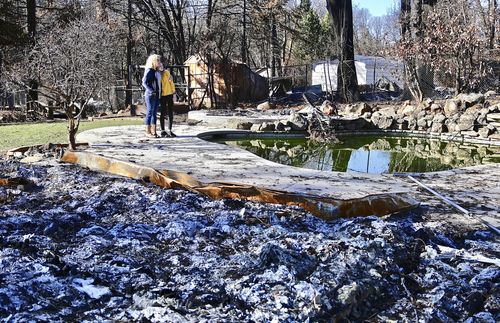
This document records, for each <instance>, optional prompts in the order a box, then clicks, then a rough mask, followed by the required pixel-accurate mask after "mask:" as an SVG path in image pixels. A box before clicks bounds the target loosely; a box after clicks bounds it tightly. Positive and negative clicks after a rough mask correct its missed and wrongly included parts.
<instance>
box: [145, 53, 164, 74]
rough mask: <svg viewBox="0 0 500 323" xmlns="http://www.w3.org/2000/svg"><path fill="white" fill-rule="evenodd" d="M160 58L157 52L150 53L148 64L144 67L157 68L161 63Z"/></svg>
mask: <svg viewBox="0 0 500 323" xmlns="http://www.w3.org/2000/svg"><path fill="white" fill-rule="evenodd" d="M160 59H161V57H160V55H156V54H153V55H149V57H148V59H147V60H146V65H145V66H144V67H145V68H152V69H154V70H157V69H158V68H159V67H160V65H161V62H160Z"/></svg>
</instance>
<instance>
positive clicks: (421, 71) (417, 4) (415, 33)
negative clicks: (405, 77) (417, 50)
mask: <svg viewBox="0 0 500 323" xmlns="http://www.w3.org/2000/svg"><path fill="white" fill-rule="evenodd" d="M422 6H423V0H413V2H412V7H411V31H412V32H411V34H412V38H413V40H414V41H415V42H417V43H419V44H421V43H422V42H423V37H424V25H423V22H422V12H423V8H422ZM414 64H415V67H414V68H415V69H416V74H415V75H416V80H415V81H414V82H415V84H416V85H417V86H418V87H419V91H420V92H421V93H422V96H423V97H429V96H432V95H433V93H434V72H433V70H432V68H431V67H430V66H429V65H428V64H426V63H425V62H422V61H420V60H419V59H416V60H415V62H414ZM421 99H422V98H420V100H421Z"/></svg>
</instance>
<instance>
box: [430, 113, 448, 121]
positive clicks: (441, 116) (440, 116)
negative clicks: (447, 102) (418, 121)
mask: <svg viewBox="0 0 500 323" xmlns="http://www.w3.org/2000/svg"><path fill="white" fill-rule="evenodd" d="M445 120H446V116H445V115H444V114H442V113H438V114H436V115H434V117H433V118H432V123H443V122H444V121H445Z"/></svg>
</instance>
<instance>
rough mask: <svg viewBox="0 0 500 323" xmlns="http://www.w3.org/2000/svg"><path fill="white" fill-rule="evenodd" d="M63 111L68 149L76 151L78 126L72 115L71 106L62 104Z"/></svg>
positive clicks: (65, 103)
mask: <svg viewBox="0 0 500 323" xmlns="http://www.w3.org/2000/svg"><path fill="white" fill-rule="evenodd" d="M64 111H65V112H66V117H67V118H68V147H69V149H71V150H76V138H75V136H76V132H77V131H78V126H77V123H76V120H75V116H74V115H73V114H74V113H73V112H74V111H73V106H71V105H68V103H67V102H64Z"/></svg>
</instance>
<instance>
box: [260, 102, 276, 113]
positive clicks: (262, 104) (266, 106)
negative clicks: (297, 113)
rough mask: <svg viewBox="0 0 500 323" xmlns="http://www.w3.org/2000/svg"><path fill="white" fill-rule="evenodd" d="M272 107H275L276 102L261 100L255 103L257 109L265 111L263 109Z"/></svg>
mask: <svg viewBox="0 0 500 323" xmlns="http://www.w3.org/2000/svg"><path fill="white" fill-rule="evenodd" d="M274 108H276V104H274V103H271V102H269V101H266V102H263V103H261V104H259V105H257V109H258V110H263V111H265V110H271V109H274Z"/></svg>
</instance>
